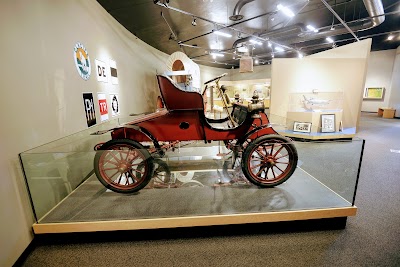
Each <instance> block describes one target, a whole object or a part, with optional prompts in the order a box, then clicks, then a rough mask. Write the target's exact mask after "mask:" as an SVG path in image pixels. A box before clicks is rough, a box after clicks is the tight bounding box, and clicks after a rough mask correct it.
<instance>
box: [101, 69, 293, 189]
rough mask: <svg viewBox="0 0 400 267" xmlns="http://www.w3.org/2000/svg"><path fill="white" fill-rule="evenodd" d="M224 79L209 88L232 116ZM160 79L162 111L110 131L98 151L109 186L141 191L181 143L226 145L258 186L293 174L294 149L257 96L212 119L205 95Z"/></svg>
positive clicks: (102, 178)
mask: <svg viewBox="0 0 400 267" xmlns="http://www.w3.org/2000/svg"><path fill="white" fill-rule="evenodd" d="M225 75H226V74H223V75H220V76H218V77H216V78H214V79H212V80H210V81H208V82H206V83H205V85H206V88H207V85H208V84H210V83H212V82H214V83H215V86H214V87H215V88H216V89H217V90H218V91H219V92H220V94H221V96H222V100H223V103H224V108H225V110H226V111H228V103H227V101H226V100H228V101H229V99H228V98H227V97H226V94H225V88H224V86H223V85H222V86H220V85H219V81H220V79H221V78H222V77H223V76H225ZM157 80H158V85H159V88H160V93H161V98H160V99H161V103H160V107H161V108H160V109H158V111H157V112H154V113H151V114H146V115H142V116H138V117H136V118H134V119H133V120H132V121H131V122H129V123H127V124H124V125H123V126H121V127H117V128H114V129H111V130H109V131H111V137H112V140H110V141H108V142H106V143H102V144H99V145H97V146H96V148H95V149H96V150H98V152H97V153H96V156H95V159H94V170H95V173H96V175H97V178H98V179H99V180H100V182H101V183H102V184H103V185H104V186H105V187H107V188H109V189H111V190H113V191H115V192H119V193H133V192H136V191H139V190H140V189H142V188H144V187H145V186H146V185H147V184H148V183H149V181H150V180H151V178H152V177H153V175H154V172H155V170H154V169H155V167H154V166H155V165H156V163H155V162H157V161H158V162H159V161H160V158H162V157H163V156H164V155H165V153H166V151H167V150H169V149H173V148H174V147H175V146H176V145H177V144H178V143H179V142H182V141H204V142H205V143H209V142H212V141H223V142H224V145H225V147H226V148H227V149H229V150H230V151H232V154H233V158H234V159H235V160H234V161H233V162H239V163H238V164H240V167H241V169H242V171H243V174H244V176H245V177H246V178H247V179H248V180H249V181H250V182H252V183H253V184H255V185H257V186H260V187H273V186H276V185H279V184H281V183H283V182H285V181H286V180H287V179H288V178H289V177H290V176H291V175H292V174H293V172H294V171H295V169H296V166H297V159H298V156H297V150H296V147H295V146H294V145H293V143H292V142H291V140H290V139H288V138H286V137H283V136H281V135H279V134H278V133H277V132H276V131H275V130H274V129H273V128H272V127H271V124H270V123H269V120H268V117H267V114H266V113H265V108H264V103H263V101H260V100H259V99H258V97H257V96H253V99H252V101H251V103H249V104H248V105H243V104H239V103H232V106H231V107H229V112H228V113H227V116H226V117H225V118H221V119H212V118H209V117H208V116H206V115H207V114H206V113H205V104H204V95H202V94H200V93H198V92H187V91H184V90H182V89H180V88H179V86H178V85H177V84H176V83H175V82H174V81H172V80H171V79H170V78H169V77H167V76H162V75H158V76H157ZM204 91H205V90H204ZM103 133H104V132H103ZM236 159H239V161H237V160H236ZM240 159H241V160H240Z"/></svg>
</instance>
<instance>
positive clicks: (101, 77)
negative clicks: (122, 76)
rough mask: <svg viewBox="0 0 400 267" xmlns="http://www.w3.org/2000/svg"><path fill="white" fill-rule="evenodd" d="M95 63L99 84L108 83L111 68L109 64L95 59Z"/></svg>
mask: <svg viewBox="0 0 400 267" xmlns="http://www.w3.org/2000/svg"><path fill="white" fill-rule="evenodd" d="M94 62H95V63H96V74H97V75H96V76H97V80H98V81H99V82H105V83H106V82H108V76H109V70H108V69H109V68H108V67H107V64H106V63H105V62H103V61H101V60H98V59H95V60H94Z"/></svg>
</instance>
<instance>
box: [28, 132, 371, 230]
mask: <svg viewBox="0 0 400 267" xmlns="http://www.w3.org/2000/svg"><path fill="white" fill-rule="evenodd" d="M86 135H88V133H86ZM79 137H82V135H79ZM69 139H70V142H64V140H63V141H62V145H56V144H52V145H48V146H47V147H48V148H49V150H50V152H44V150H45V149H44V148H43V147H41V148H40V149H41V152H37V151H35V150H32V151H28V152H24V153H22V154H21V160H22V163H23V167H24V171H25V174H26V179H27V184H28V187H29V191H30V194H31V198H32V203H33V208H34V210H35V213H36V215H37V218H38V219H39V223H54V222H80V221H103V220H121V219H143V218H161V217H184V216H196V215H218V214H240V213H257V212H273V211H291V210H310V209H324V208H335V207H350V206H352V202H353V197H354V195H355V188H356V184H357V179H358V170H359V162H360V155H361V152H362V149H363V142H364V141H363V140H361V139H353V140H350V141H331V142H300V141H295V142H294V145H295V147H296V148H297V153H298V158H299V160H298V164H297V168H296V170H295V172H294V173H293V175H292V176H291V177H290V178H289V179H288V180H287V181H286V182H284V183H283V184H281V185H278V186H276V187H273V188H261V187H258V186H256V185H254V184H252V183H250V182H249V181H248V180H247V179H246V177H245V175H244V174H243V172H242V168H243V166H251V167H250V168H253V170H259V169H257V167H254V166H255V165H254V164H255V163H249V164H250V165H247V164H246V163H241V158H238V159H237V161H236V164H235V165H232V163H233V159H232V152H230V151H229V150H227V149H226V148H225V146H224V145H223V143H222V142H212V143H210V144H204V142H194V143H190V142H182V143H180V144H179V146H177V147H176V149H174V151H172V150H170V151H169V152H167V154H166V155H165V157H163V158H149V155H150V154H149V153H148V152H147V150H137V151H134V152H132V151H130V152H127V150H125V149H124V148H119V147H116V148H114V149H116V150H111V151H98V152H96V151H93V150H92V148H93V147H94V145H95V143H96V142H99V141H100V142H104V141H106V140H109V139H110V136H109V134H104V135H100V136H92V135H89V136H86V137H84V138H81V139H79V140H76V141H75V142H73V141H71V140H72V139H73V138H71V137H69ZM77 144H79V145H77ZM56 148H58V149H59V151H57V152H56V151H55V149H56ZM61 148H62V149H64V151H63V150H62V149H61ZM70 148H79V150H78V151H71V150H68V149H70ZM83 149H86V151H83ZM119 149H120V150H119ZM105 152H108V154H102V153H105ZM96 153H98V154H97V155H98V156H96ZM146 153H147V154H146ZM278 153H281V151H279V152H278ZM101 155H103V156H101ZM138 155H144V156H143V158H142V159H143V160H142V161H143V162H144V163H140V162H138V161H137V160H138ZM95 158H97V160H95ZM249 158H250V159H251V160H250V161H254V160H257V159H254V157H249ZM283 158H285V157H283ZM132 162H133V163H132ZM147 163H149V164H150V163H151V164H150V165H151V168H154V173H153V174H150V177H151V181H150V182H149V183H148V185H147V186H146V187H144V188H143V189H141V190H139V191H138V192H135V193H129V194H123V193H116V192H113V191H112V190H110V189H107V188H106V187H105V186H104V185H103V184H102V183H100V181H99V179H98V178H97V176H96V174H95V171H94V167H96V166H100V167H99V169H98V171H97V173H98V174H100V176H105V178H104V177H103V183H104V184H107V179H108V183H111V182H110V181H114V183H115V186H116V187H117V188H119V189H121V190H122V191H123V190H125V189H126V188H128V187H129V185H130V184H132V183H136V182H139V181H140V180H141V179H144V178H143V177H147V176H146V173H147V171H146V170H147V169H146V168H147V167H146V164H147ZM280 164H284V163H280ZM150 165H149V166H150ZM132 166H134V170H133V171H132V170H130V168H131V167H132ZM132 168H133V167H132ZM149 168H150V167H149ZM151 168H150V169H149V170H151ZM280 168H283V167H280ZM95 169H96V168H95ZM128 169H129V170H128ZM255 172H256V171H255ZM121 173H122V174H121ZM260 173H261V172H260ZM274 175H279V171H277V172H276V173H275V174H274ZM260 176H263V174H260ZM107 177H108V178H107Z"/></svg>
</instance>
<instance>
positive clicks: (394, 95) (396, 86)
mask: <svg viewBox="0 0 400 267" xmlns="http://www.w3.org/2000/svg"><path fill="white" fill-rule="evenodd" d="M389 106H390V107H392V108H394V109H396V114H395V116H396V117H400V46H399V47H397V50H396V58H395V60H394V66H393V75H392V82H391V92H390V98H389Z"/></svg>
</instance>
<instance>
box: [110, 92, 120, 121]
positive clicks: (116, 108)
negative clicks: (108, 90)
mask: <svg viewBox="0 0 400 267" xmlns="http://www.w3.org/2000/svg"><path fill="white" fill-rule="evenodd" d="M110 99H111V115H112V116H113V117H115V116H118V115H119V114H120V112H121V107H120V104H119V98H118V95H117V94H110Z"/></svg>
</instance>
